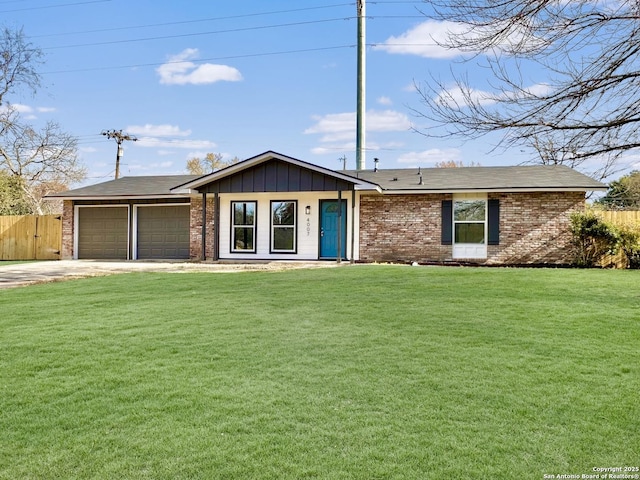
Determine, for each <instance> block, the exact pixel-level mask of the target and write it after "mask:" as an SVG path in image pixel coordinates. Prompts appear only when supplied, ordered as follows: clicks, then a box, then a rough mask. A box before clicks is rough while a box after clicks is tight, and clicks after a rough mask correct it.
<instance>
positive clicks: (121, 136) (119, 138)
mask: <svg viewBox="0 0 640 480" xmlns="http://www.w3.org/2000/svg"><path fill="white" fill-rule="evenodd" d="M100 134H101V135H104V136H105V137H107V138H108V139H109V140H111V139H112V138H113V139H114V140H115V141H116V143H117V145H118V151H117V153H116V175H115V178H116V180H117V179H118V178H120V158H121V157H122V151H123V149H122V142H124V141H128V142H137V141H138V139H137V138H136V137H135V136H133V135H129V134H127V133H122V130H103V131H102V132H100Z"/></svg>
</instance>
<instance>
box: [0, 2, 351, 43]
mask: <svg viewBox="0 0 640 480" xmlns="http://www.w3.org/2000/svg"><path fill="white" fill-rule="evenodd" d="M13 1H20V0H13ZM0 3H1V2H0ZM348 5H352V4H351V3H337V4H333V5H321V6H318V7H307V8H295V9H291V10H275V11H272V12H261V13H246V14H242V15H229V16H225V17H211V18H201V19H195V20H182V21H178V22H165V23H152V24H147V25H134V26H129V27H116V28H102V29H97V30H84V31H78V32H61V33H50V34H46V35H35V36H32V37H31V38H46V37H59V36H69V35H83V34H87V33H102V32H115V31H122V30H139V29H141V28H155V27H168V26H172V25H186V24H191V23H203V22H212V21H219V20H232V19H237V18H248V17H258V16H266V15H278V14H281V13H294V12H304V11H309V10H320V9H326V8H335V7H343V6H348Z"/></svg>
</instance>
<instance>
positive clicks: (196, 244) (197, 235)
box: [189, 197, 215, 260]
mask: <svg viewBox="0 0 640 480" xmlns="http://www.w3.org/2000/svg"><path fill="white" fill-rule="evenodd" d="M214 218H215V204H214V199H213V198H212V197H207V230H206V242H207V245H206V256H207V259H212V258H213V242H214V225H213V223H214ZM190 223H191V225H190V230H189V235H190V246H189V250H190V252H189V253H190V257H191V259H192V260H205V259H203V258H202V198H192V199H191V222H190Z"/></svg>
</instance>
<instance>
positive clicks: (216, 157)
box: [187, 153, 240, 175]
mask: <svg viewBox="0 0 640 480" xmlns="http://www.w3.org/2000/svg"><path fill="white" fill-rule="evenodd" d="M239 161H240V159H239V158H238V157H233V158H232V159H231V160H223V155H222V154H221V153H207V154H206V156H205V157H204V159H202V158H199V157H194V158H191V159H189V160H187V172H189V173H190V174H191V175H207V174H209V173H213V172H215V171H216V170H220V169H221V168H225V167H228V166H230V165H233V164H235V163H238V162H239Z"/></svg>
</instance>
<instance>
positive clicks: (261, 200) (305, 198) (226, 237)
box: [219, 192, 357, 260]
mask: <svg viewBox="0 0 640 480" xmlns="http://www.w3.org/2000/svg"><path fill="white" fill-rule="evenodd" d="M337 199H338V192H302V193H301V192H295V193H293V192H280V193H234V194H222V195H220V238H219V241H220V243H219V245H220V259H232V260H317V259H318V255H319V238H320V200H337ZM343 200H345V201H346V202H347V232H346V233H345V234H346V235H347V237H346V238H347V257H348V258H350V257H351V225H352V222H351V216H352V203H351V192H344V193H343ZM250 201H255V202H256V203H257V211H256V221H257V223H256V236H255V242H256V251H255V253H248V252H231V202H250ZM272 201H295V202H297V212H296V215H297V217H296V220H297V245H296V247H297V248H296V253H271V251H270V242H271V202H272ZM307 205H308V206H310V207H311V213H310V214H309V215H306V214H305V208H306V207H307ZM356 205H357V203H356ZM356 218H357V213H356ZM356 223H357V222H356ZM356 229H357V226H356ZM356 235H357V230H356ZM356 258H357V242H356Z"/></svg>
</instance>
